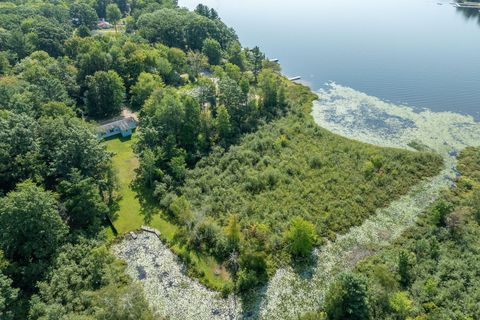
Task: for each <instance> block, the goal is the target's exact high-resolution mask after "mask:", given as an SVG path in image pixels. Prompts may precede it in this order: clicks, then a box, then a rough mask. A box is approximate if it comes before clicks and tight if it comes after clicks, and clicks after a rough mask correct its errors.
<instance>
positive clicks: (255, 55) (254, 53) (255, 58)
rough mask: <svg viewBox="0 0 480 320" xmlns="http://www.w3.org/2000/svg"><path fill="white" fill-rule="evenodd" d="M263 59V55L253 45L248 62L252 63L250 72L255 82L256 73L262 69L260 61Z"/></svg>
mask: <svg viewBox="0 0 480 320" xmlns="http://www.w3.org/2000/svg"><path fill="white" fill-rule="evenodd" d="M263 60H265V55H264V54H263V53H262V52H261V51H260V48H259V47H255V48H253V49H252V50H251V51H250V62H251V64H252V72H253V75H254V76H255V83H257V82H258V75H259V74H260V71H262V62H263Z"/></svg>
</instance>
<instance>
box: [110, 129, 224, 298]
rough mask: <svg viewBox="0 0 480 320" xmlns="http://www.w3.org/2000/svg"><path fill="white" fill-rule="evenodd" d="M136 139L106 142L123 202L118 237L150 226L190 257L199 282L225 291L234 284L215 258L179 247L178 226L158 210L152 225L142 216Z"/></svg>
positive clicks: (177, 251)
mask: <svg viewBox="0 0 480 320" xmlns="http://www.w3.org/2000/svg"><path fill="white" fill-rule="evenodd" d="M135 140H136V135H135V134H134V135H133V136H132V138H130V139H123V138H113V139H110V140H107V141H105V144H106V146H107V150H108V151H110V152H112V153H113V154H114V155H113V158H112V161H113V166H114V169H115V171H116V173H117V181H118V190H117V192H118V194H119V195H120V200H119V202H118V207H119V209H118V211H117V212H116V214H115V219H114V221H113V225H114V226H115V229H116V230H117V232H118V235H120V236H121V235H123V234H125V233H128V232H130V231H133V230H138V229H139V228H140V227H141V226H142V225H149V226H151V227H153V228H155V229H157V230H159V231H160V232H161V237H162V239H163V240H164V241H165V243H167V244H169V245H170V248H171V249H172V251H173V252H175V254H177V255H185V254H187V255H188V256H189V260H190V264H189V267H190V268H192V269H193V270H192V271H193V272H192V273H193V274H196V275H198V276H199V280H200V281H201V282H202V283H204V284H205V285H207V286H208V287H210V288H212V289H216V290H221V289H222V288H223V286H224V285H226V284H231V280H230V276H229V274H228V272H227V271H226V270H225V268H224V267H222V266H221V265H219V264H218V263H217V261H216V260H215V259H214V258H213V257H211V256H206V255H202V254H199V253H196V252H194V251H188V249H187V248H186V247H185V246H180V245H179V244H177V243H176V241H175V238H176V236H177V234H178V233H179V232H180V229H179V227H178V226H177V225H175V224H173V223H171V222H170V221H168V220H167V219H166V217H164V216H163V212H161V211H160V210H158V212H155V213H154V214H153V216H152V217H151V219H150V221H149V222H146V221H145V216H144V215H143V214H142V205H141V203H140V201H139V199H138V197H137V193H136V191H135V190H133V189H132V181H133V180H134V179H135V169H136V168H138V165H139V162H138V159H137V157H136V155H135V153H134V152H133V144H134V143H135ZM108 233H112V232H108V231H107V235H108V238H109V239H110V238H113V233H112V234H108Z"/></svg>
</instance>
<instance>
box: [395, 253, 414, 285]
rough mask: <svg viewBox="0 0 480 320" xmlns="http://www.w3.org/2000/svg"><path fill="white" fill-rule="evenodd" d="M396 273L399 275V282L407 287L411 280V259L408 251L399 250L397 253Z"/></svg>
mask: <svg viewBox="0 0 480 320" xmlns="http://www.w3.org/2000/svg"><path fill="white" fill-rule="evenodd" d="M398 274H399V275H400V284H401V285H402V287H403V288H407V287H408V286H409V285H410V283H411V282H412V261H411V257H410V253H409V252H407V251H401V252H400V254H399V255H398Z"/></svg>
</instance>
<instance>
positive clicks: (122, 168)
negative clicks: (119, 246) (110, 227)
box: [105, 136, 144, 235]
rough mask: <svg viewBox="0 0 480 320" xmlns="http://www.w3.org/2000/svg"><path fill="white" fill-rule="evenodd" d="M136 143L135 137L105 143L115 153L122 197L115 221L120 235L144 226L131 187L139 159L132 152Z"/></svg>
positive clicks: (138, 203)
mask: <svg viewBox="0 0 480 320" xmlns="http://www.w3.org/2000/svg"><path fill="white" fill-rule="evenodd" d="M134 142H135V136H134V137H133V138H131V139H129V140H123V139H120V138H116V139H111V140H108V141H106V142H105V143H106V145H107V149H108V151H111V152H113V153H114V156H113V166H114V168H115V170H116V173H117V179H118V186H119V189H118V192H119V194H120V196H121V200H120V201H119V210H118V212H117V218H116V219H115V220H114V221H113V224H114V226H115V228H116V229H117V231H118V233H119V234H120V235H121V234H123V233H126V232H128V231H132V230H135V229H138V228H140V227H141V226H142V225H143V224H144V221H143V216H142V215H141V214H140V212H141V207H140V202H139V201H138V199H137V197H136V195H137V194H136V193H135V191H134V190H132V188H131V186H130V183H131V182H132V180H133V179H134V177H135V169H136V168H137V167H138V159H137V157H135V154H134V153H133V150H132V145H133V143H134Z"/></svg>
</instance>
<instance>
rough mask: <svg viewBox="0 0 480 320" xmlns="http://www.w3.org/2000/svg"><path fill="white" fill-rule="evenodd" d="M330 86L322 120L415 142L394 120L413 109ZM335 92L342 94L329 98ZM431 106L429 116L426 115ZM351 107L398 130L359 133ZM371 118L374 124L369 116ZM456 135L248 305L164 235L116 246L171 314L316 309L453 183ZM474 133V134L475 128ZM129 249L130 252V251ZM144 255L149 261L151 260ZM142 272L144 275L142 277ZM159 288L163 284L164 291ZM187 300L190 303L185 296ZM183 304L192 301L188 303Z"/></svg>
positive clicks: (321, 97) (364, 137)
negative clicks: (389, 196) (432, 168)
mask: <svg viewBox="0 0 480 320" xmlns="http://www.w3.org/2000/svg"><path fill="white" fill-rule="evenodd" d="M300 85H301V84H300ZM331 90H333V92H327V91H321V92H313V91H312V92H313V93H314V94H315V95H316V96H317V100H314V101H312V105H311V110H310V116H312V118H313V120H314V121H315V122H316V123H317V125H319V126H320V127H322V128H324V129H326V130H328V131H331V132H332V133H334V134H337V135H340V136H344V137H346V138H349V139H355V140H359V141H362V142H367V143H374V144H380V145H381V146H387V147H396V148H407V149H411V147H409V146H408V142H410V141H408V138H410V137H415V136H418V135H413V133H412V132H410V131H409V132H408V134H405V135H404V136H403V138H402V139H400V140H396V139H397V138H399V137H402V135H401V134H400V132H399V131H398V128H395V125H397V126H401V125H402V124H403V122H402V121H401V119H399V117H400V116H399V114H400V113H404V115H405V116H406V117H407V118H408V117H410V118H412V117H413V116H414V115H415V114H416V113H414V111H413V110H412V109H409V108H408V107H405V106H396V105H391V104H388V103H386V102H384V101H381V100H380V99H378V98H375V97H370V96H368V95H366V94H363V93H360V92H358V91H355V90H353V89H350V88H345V87H341V86H336V87H333V88H332V89H331ZM342 90H343V91H342ZM342 92H343V96H342ZM333 96H335V97H336V98H338V99H330V98H332V97H333ZM342 97H343V98H342ZM354 102H356V103H357V104H358V105H357V107H358V108H359V109H362V108H363V107H364V108H363V109H366V113H365V114H364V113H360V114H356V113H355V112H353V113H352V111H354V110H355V108H354V106H355V104H354ZM367 102H370V107H371V110H370V111H369V108H368V107H366V105H368V103H367ZM346 106H351V107H352V108H347V107H346ZM362 106H363V107H362ZM332 108H334V109H335V110H336V111H337V112H338V114H337V117H335V114H336V112H335V113H333V111H332V110H330V109H332ZM376 108H379V109H380V111H379V112H373V113H372V110H376ZM320 109H322V110H321V111H323V112H324V113H325V112H326V113H327V114H328V116H324V117H323V118H322V117H320V115H321V113H320V114H319V113H318V112H319V110H320ZM430 113H431V112H430ZM430 113H428V114H427V115H424V116H428V115H429V114H430ZM350 114H353V115H356V116H359V117H360V119H361V118H362V117H361V116H366V115H367V116H368V115H369V116H373V117H374V118H375V116H377V118H378V117H379V116H380V119H381V120H382V121H383V123H385V124H389V125H390V126H393V129H392V128H390V129H389V130H380V133H375V132H374V131H375V130H373V129H375V128H377V127H375V126H374V127H369V126H366V127H364V128H363V130H359V132H360V135H359V134H358V133H357V134H356V135H352V134H351V130H354V129H355V127H352V126H351V125H352V123H353V124H355V123H363V122H362V121H358V118H355V117H353V118H349V117H347V119H344V117H345V116H346V115H350ZM388 114H390V116H391V118H392V119H393V120H392V119H390V120H389V118H388V117H387V115H388ZM450 116H451V117H453V118H448V119H450V120H451V121H453V120H456V121H453V122H452V124H453V127H455V126H456V125H455V124H458V123H460V122H462V121H463V122H465V120H466V118H462V116H461V115H455V114H452V115H450ZM419 117H420V120H421V119H423V117H421V116H419ZM322 119H323V120H322ZM319 120H322V121H319ZM327 120H330V121H327ZM377 120H378V119H377ZM414 120H416V121H417V122H415V121H413V120H412V119H410V121H413V124H415V126H414V125H413V124H412V123H411V122H409V123H410V124H411V125H410V126H408V129H410V130H413V129H415V128H417V129H418V128H423V129H425V128H428V125H427V126H425V124H423V125H422V122H421V121H420V122H419V119H414ZM472 121H473V120H472ZM444 123H448V121H444ZM366 124H368V121H367V123H366ZM477 125H478V132H477V131H475V132H476V134H478V137H479V138H478V140H477V141H478V142H479V143H480V124H477ZM341 128H343V131H342V130H340V129H341ZM377 129H378V128H377ZM446 132H447V133H449V130H446ZM349 133H350V134H349ZM435 134H438V133H437V132H433V133H431V134H430V135H426V136H427V137H430V138H429V139H432V136H434V135H435ZM456 134H458V132H456V131H455V132H452V136H453V137H449V138H448V139H445V141H443V142H440V143H439V142H438V141H437V143H436V144H435V143H430V146H431V147H432V149H433V150H435V151H437V152H442V155H444V158H445V168H444V169H443V171H442V172H441V173H440V174H439V175H437V176H435V177H432V178H429V179H427V180H425V181H423V182H422V183H420V184H419V185H417V186H415V187H414V188H413V189H412V190H410V191H409V192H408V194H406V195H404V196H402V197H401V198H400V199H398V200H396V201H394V202H392V203H391V204H390V205H389V206H388V207H387V208H383V209H377V211H376V213H375V214H374V215H372V216H371V217H370V218H368V219H367V220H366V221H364V222H363V223H362V224H361V225H359V226H357V227H352V228H351V229H350V230H349V231H348V232H347V233H346V234H344V235H341V236H339V237H338V238H337V240H336V241H334V242H329V243H327V244H326V245H325V246H322V247H321V248H318V249H316V251H315V256H316V261H317V263H316V264H315V265H314V266H312V269H310V270H308V271H307V273H300V274H299V273H297V272H295V271H294V270H293V269H291V268H290V267H287V268H280V269H278V270H277V271H276V273H275V274H274V276H273V277H272V278H271V279H270V281H269V283H268V284H267V285H266V286H264V287H261V288H258V289H257V290H256V291H255V293H253V294H252V298H251V299H250V300H251V301H245V303H243V304H242V302H241V301H234V300H232V299H233V298H232V296H230V298H228V299H224V298H221V297H220V293H219V292H215V291H212V290H210V289H208V288H207V287H205V286H203V285H202V284H201V283H200V282H198V280H196V279H193V278H189V277H188V276H187V275H186V274H185V268H184V267H185V266H184V265H183V264H182V262H181V261H180V260H179V259H178V257H176V256H175V255H174V254H173V252H171V250H170V249H169V248H168V246H167V245H165V244H164V243H163V242H161V241H159V240H158V239H155V241H156V242H155V243H153V242H152V244H151V245H152V246H153V248H156V249H155V250H152V249H151V248H149V246H148V245H145V244H140V243H139V240H137V239H124V240H123V241H121V242H120V243H118V244H116V245H115V246H114V248H113V250H114V251H116V253H117V254H119V253H120V256H122V258H124V259H126V260H128V261H129V262H128V266H127V270H128V273H129V275H130V276H131V277H132V278H133V279H137V280H136V281H140V282H143V286H144V289H145V290H146V293H147V295H148V296H149V297H150V299H148V300H149V301H152V302H151V304H152V305H153V306H154V307H155V308H157V310H161V308H164V310H167V311H164V312H167V313H168V312H173V313H172V314H170V316H173V318H178V319H180V318H181V319H185V320H187V319H210V318H212V319H228V318H231V317H232V316H235V317H241V318H244V319H249V318H252V319H256V318H261V319H276V318H285V317H297V316H299V315H301V314H303V313H305V312H309V311H316V310H318V308H319V307H320V306H321V305H322V303H323V297H324V294H325V292H326V289H327V288H328V285H329V283H330V282H331V281H332V279H333V275H334V274H336V273H337V272H340V271H345V270H350V269H352V268H353V267H354V266H355V264H356V262H358V261H359V260H361V259H362V258H364V257H366V256H369V255H371V254H374V253H375V252H378V250H381V249H382V248H383V247H385V246H387V245H389V244H390V243H392V242H393V241H395V239H397V238H398V237H399V236H400V235H401V234H402V232H403V231H404V230H405V229H406V228H408V227H409V226H411V225H413V224H414V223H415V221H416V218H417V216H418V215H419V214H421V213H422V212H423V210H424V209H425V208H426V207H427V206H428V205H429V204H430V203H432V202H433V201H434V200H435V199H436V198H437V197H438V195H439V194H440V192H441V191H442V190H443V189H445V188H448V187H451V186H452V180H453V178H454V177H455V176H456V171H455V164H456V160H455V157H454V155H450V152H451V151H452V149H456V150H460V148H461V145H464V146H466V145H467V144H468V143H467V142H466V141H469V140H468V139H466V140H462V139H460V138H459V137H456V138H457V139H454V138H455V136H456ZM420 136H421V135H420ZM473 136H474V134H472V137H473ZM387 138H388V139H387ZM429 139H426V138H425V140H426V144H427V145H428V142H429V141H430V140H429ZM433 141H435V139H433ZM447 141H449V142H450V143H447V145H446V146H445V145H444V143H445V142H447ZM462 141H463V142H462ZM375 142H377V143H375ZM423 142H425V141H423ZM142 237H143V235H142V234H140V235H139V239H143V238H142ZM148 241H150V240H148ZM129 243H131V244H132V246H133V248H134V249H131V248H130V249H128V248H127V247H128V245H129ZM148 243H150V242H148ZM118 248H121V249H118ZM121 252H123V254H122V253H121ZM126 252H130V256H129V254H126ZM137 255H138V256H139V257H140V256H141V258H138V259H137V258H135V257H136V256H137ZM159 257H164V261H167V262H168V263H167V262H165V263H166V266H167V267H166V268H164V269H160V270H157V269H158V266H160V264H159V261H158V258H159ZM141 261H144V262H145V265H143V264H142V263H141ZM352 261H353V263H352ZM157 265H158V266H157ZM151 274H153V276H152V277H153V278H149V277H148V275H151ZM172 275H175V277H177V278H178V279H179V280H178V281H176V282H175V281H174V282H172V283H176V285H175V286H173V287H172V286H171V285H170V281H172V280H168V279H170V278H169V277H172ZM139 277H140V278H141V277H144V278H143V279H139ZM154 283H157V285H154ZM165 287H166V288H167V289H165ZM161 288H164V289H165V290H166V291H165V290H163V289H161ZM165 292H166V293H165ZM202 297H206V298H202ZM185 299H186V300H187V301H188V302H185ZM182 301H183V302H182ZM180 302H181V303H180ZM198 303H200V306H197V304H198ZM185 304H186V305H188V307H185ZM182 306H183V307H182ZM192 306H197V307H192ZM159 308H160V309H159ZM165 308H166V309H165Z"/></svg>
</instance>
